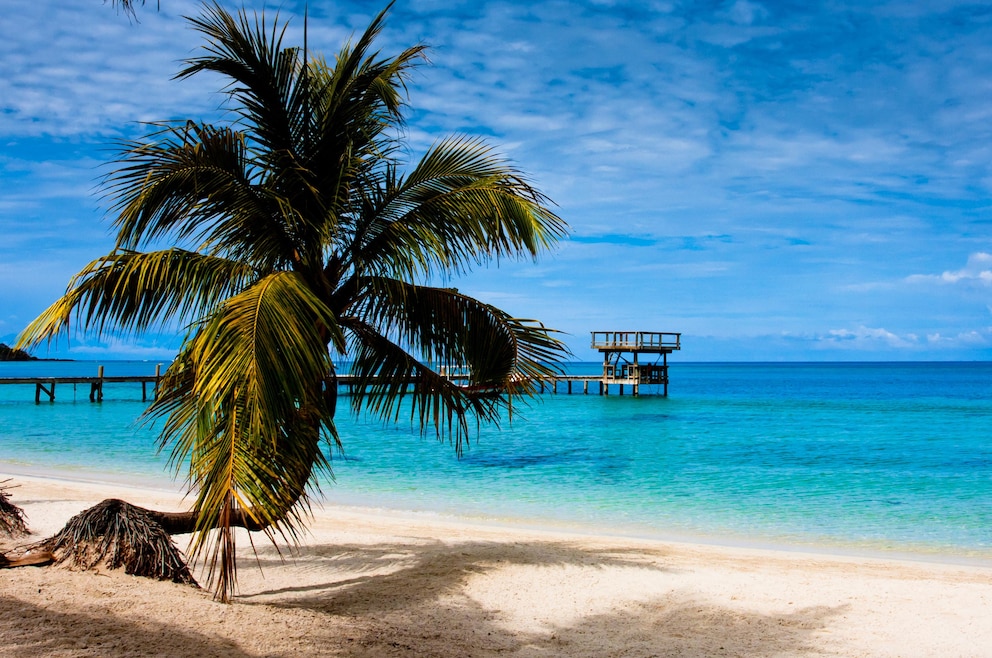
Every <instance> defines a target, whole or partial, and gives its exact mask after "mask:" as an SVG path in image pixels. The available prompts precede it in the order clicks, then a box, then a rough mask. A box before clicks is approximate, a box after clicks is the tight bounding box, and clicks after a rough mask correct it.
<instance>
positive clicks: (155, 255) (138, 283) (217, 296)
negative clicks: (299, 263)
mask: <svg viewBox="0 0 992 658" xmlns="http://www.w3.org/2000/svg"><path fill="white" fill-rule="evenodd" d="M254 276H255V272H254V271H253V270H252V268H251V267H249V266H248V265H245V264H244V263H241V262H238V261H232V260H228V259H225V258H219V257H216V256H204V255H203V254H198V253H196V252H191V251H185V250H182V249H166V250H163V251H155V252H150V253H140V252H131V251H124V252H114V253H111V254H109V255H107V256H104V257H103V258H99V259H97V260H95V261H93V262H91V263H90V264H89V265H87V266H86V268H85V269H83V271H82V272H80V273H79V274H77V275H76V276H75V277H73V279H72V281H71V282H70V283H69V290H68V291H67V292H66V294H65V295H64V296H63V297H61V298H60V299H58V300H57V301H56V302H55V303H53V304H52V305H51V306H49V307H48V308H47V309H46V310H45V311H44V312H43V313H42V314H41V315H39V316H38V317H37V318H36V319H35V320H34V321H33V322H31V324H29V325H28V326H27V327H26V328H25V329H24V331H23V332H22V333H21V335H20V336H19V337H18V341H17V345H18V346H22V347H23V346H31V345H38V344H39V343H42V342H45V341H52V340H55V339H57V338H58V336H59V335H60V334H62V333H63V332H66V331H68V329H69V323H70V320H71V319H72V317H74V316H75V318H76V319H77V321H78V322H79V327H78V329H79V330H80V331H83V330H85V331H94V332H95V333H96V334H97V335H100V334H102V333H103V332H104V331H105V330H106V329H107V328H108V327H114V328H117V329H121V330H123V331H125V332H130V333H139V332H143V331H146V330H148V329H149V328H151V327H153V326H156V325H162V326H165V325H167V324H168V323H169V322H170V321H172V320H175V319H180V320H183V319H188V318H190V317H191V316H197V315H199V314H201V313H204V312H207V311H209V310H210V309H211V308H213V307H214V306H216V305H217V304H218V303H219V302H220V301H221V300H223V299H226V298H227V297H229V296H230V295H231V294H234V293H236V292H237V291H239V290H240V289H241V288H243V287H244V286H245V285H247V283H248V282H249V281H250V280H251V279H252V278H254Z"/></svg>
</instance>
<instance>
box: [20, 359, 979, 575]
mask: <svg viewBox="0 0 992 658" xmlns="http://www.w3.org/2000/svg"><path fill="white" fill-rule="evenodd" d="M598 368H599V366H598V365H596V364H575V365H574V366H572V370H573V371H574V372H577V373H589V374H593V373H595V372H596V371H597V370H598ZM154 369H155V364H154V363H137V362H126V363H125V362H122V363H108V364H107V365H106V373H105V374H106V375H108V376H110V375H118V374H152V373H153V372H154ZM95 372H96V364H95V363H85V362H72V363H28V364H0V377H5V376H7V377H9V376H16V375H26V374H43V373H48V374H56V373H57V374H87V375H91V374H95ZM670 374H671V379H672V384H671V387H670V395H669V397H668V398H663V397H660V396H652V395H642V396H640V397H638V398H634V397H632V396H630V395H629V390H628V391H627V393H628V395H625V396H618V395H616V391H615V390H614V391H613V394H611V395H609V396H599V395H595V394H590V395H581V394H573V395H565V394H564V387H562V388H561V389H560V390H561V391H562V393H560V394H558V395H551V394H546V395H544V396H543V397H541V398H539V400H538V401H536V402H535V403H533V404H531V405H530V406H529V407H526V408H523V409H521V410H520V412H519V414H518V415H516V416H515V417H514V419H513V421H512V423H507V422H504V423H503V425H502V427H501V428H494V427H484V428H482V430H481V431H480V432H479V434H478V435H477V436H475V437H473V440H472V444H471V447H470V448H469V449H468V450H466V452H465V455H464V456H463V457H462V458H461V459H457V458H456V457H455V455H454V451H453V449H452V448H451V447H450V446H447V445H441V444H438V442H437V441H435V440H434V439H433V438H432V437H426V438H425V437H422V436H420V434H419V433H418V432H416V431H415V430H413V429H412V428H411V427H409V426H408V425H406V424H401V425H399V426H395V425H383V424H381V423H379V422H377V421H371V420H368V419H361V418H359V419H355V418H351V417H348V416H345V415H342V416H340V417H339V419H338V424H339V430H340V433H341V437H342V440H343V441H344V444H345V453H344V454H343V455H341V454H335V455H334V456H333V466H334V475H335V481H334V482H333V483H330V482H328V483H325V484H324V485H323V493H324V496H325V497H326V498H327V499H328V500H329V501H331V502H335V503H343V504H352V505H363V506H373V507H380V508H387V509H398V510H415V511H421V512H431V513H439V514H455V515H460V516H468V517H473V518H476V519H480V520H491V521H498V522H504V521H511V522H515V523H528V524H533V525H537V526H542V527H556V528H578V529H585V530H592V531H595V532H608V533H615V534H625V535H635V536H644V537H676V538H692V539H702V540H712V541H727V542H734V543H737V542H754V543H758V544H773V545H779V544H786V545H792V546H817V547H821V548H822V547H828V548H829V547H836V548H838V549H843V550H856V551H870V552H877V551H882V552H885V551H897V552H900V553H913V554H923V555H936V556H940V557H950V558H962V559H978V560H981V561H986V560H992V442H990V441H989V439H988V438H987V437H988V427H989V420H990V419H992V364H989V363H960V364H947V363H913V364H890V363H886V364H679V363H673V364H672V366H671V373H670ZM574 390H576V391H581V385H579V386H577V387H576V388H575V389H574ZM590 390H591V392H593V393H594V392H595V391H596V385H593V386H592V387H591V389H590ZM88 393H89V391H88V389H86V388H84V386H79V387H78V389H77V390H76V391H75V393H74V392H73V390H72V386H63V387H60V388H59V389H58V391H57V400H56V402H55V403H52V404H49V403H47V402H46V403H42V404H41V405H37V406H36V405H35V404H34V390H33V387H31V386H0V470H13V471H18V470H21V471H24V470H31V469H42V470H45V471H50V470H56V471H59V472H62V473H65V474H67V475H69V476H72V475H73V474H75V475H77V476H79V477H92V476H93V472H94V471H95V472H100V473H106V474H111V475H114V476H118V477H121V478H127V479H131V480H134V479H141V480H146V481H149V482H153V481H155V480H156V479H159V478H166V477H168V474H167V473H166V470H165V464H166V459H165V457H164V456H158V455H156V452H155V433H154V431H153V430H152V429H149V428H140V427H136V426H135V424H134V420H135V419H136V418H137V416H138V415H139V414H140V413H141V411H142V409H143V408H144V404H143V403H142V402H141V401H140V398H141V387H140V385H137V384H129V385H118V386H111V385H108V386H107V388H106V390H105V398H104V400H105V401H104V402H103V403H102V404H91V403H90V402H89V401H88Z"/></svg>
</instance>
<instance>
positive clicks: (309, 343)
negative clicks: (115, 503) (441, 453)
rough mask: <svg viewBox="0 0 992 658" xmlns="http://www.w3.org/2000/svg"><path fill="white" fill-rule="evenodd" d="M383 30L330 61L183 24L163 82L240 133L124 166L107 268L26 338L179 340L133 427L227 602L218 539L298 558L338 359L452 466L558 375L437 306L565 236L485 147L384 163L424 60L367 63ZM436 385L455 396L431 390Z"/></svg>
mask: <svg viewBox="0 0 992 658" xmlns="http://www.w3.org/2000/svg"><path fill="white" fill-rule="evenodd" d="M383 21H384V13H383V14H380V15H379V16H377V17H376V18H375V20H373V21H372V23H371V25H370V26H369V28H368V29H367V30H366V31H365V33H364V34H362V35H361V37H360V38H358V39H357V40H356V41H355V42H354V43H353V44H348V45H346V46H345V47H344V48H343V49H342V50H341V51H340V52H339V53H338V54H337V55H336V56H335V58H334V59H333V61H325V60H324V59H322V58H320V57H314V56H312V55H311V54H309V53H306V52H304V51H303V50H301V49H299V48H295V47H285V46H283V43H282V42H283V38H284V35H285V24H281V23H280V22H279V21H278V20H276V21H275V22H273V23H271V24H269V23H267V22H266V20H265V18H264V17H259V16H256V17H249V16H248V14H246V13H244V12H241V13H238V14H236V15H232V14H229V13H228V12H226V11H225V10H223V9H222V8H220V7H219V6H218V5H211V6H208V7H207V8H206V9H205V11H204V14H203V15H202V16H201V17H199V18H195V19H191V23H192V25H193V28H194V29H195V30H197V31H199V32H200V33H202V34H203V36H204V37H205V38H206V42H207V43H206V45H205V46H204V49H203V51H202V53H201V54H200V55H199V56H197V57H194V58H193V59H190V60H189V61H188V63H187V66H186V68H184V69H183V70H182V71H181V72H180V74H179V77H181V78H184V77H189V76H193V75H197V74H199V73H201V72H205V71H209V72H213V73H216V74H220V75H222V76H224V77H225V78H226V80H227V81H228V86H227V91H228V93H229V100H230V108H229V109H230V110H231V111H232V112H233V114H234V115H235V116H236V121H235V122H234V123H233V124H232V125H212V124H208V123H204V122H200V121H186V122H176V123H167V124H160V125H157V126H156V127H155V130H154V131H153V132H152V133H151V134H149V135H148V136H147V137H146V138H144V139H141V140H136V141H133V142H129V143H126V144H124V145H123V148H122V151H121V155H120V157H119V159H118V160H117V162H116V163H115V165H114V169H113V170H112V172H111V173H110V174H109V176H108V177H107V182H106V190H107V194H108V196H109V198H110V200H111V205H112V209H113V212H114V216H115V219H114V226H115V228H116V230H117V244H116V248H115V249H114V251H113V252H112V253H110V254H108V255H106V256H104V257H102V258H100V259H97V260H96V261H94V262H93V263H91V264H90V265H89V266H87V267H86V268H85V269H84V270H83V271H82V272H81V273H80V274H79V275H77V277H76V278H74V279H73V281H72V282H71V283H70V286H69V289H68V291H67V293H66V295H65V296H64V297H63V298H62V299H60V300H58V301H56V302H55V303H54V304H53V305H52V306H51V307H50V308H49V309H48V310H47V311H45V313H43V314H42V315H41V316H40V317H39V318H38V319H37V320H36V321H35V322H34V323H33V324H32V325H31V326H29V327H28V329H27V330H26V331H25V333H24V334H23V335H22V337H21V341H20V343H21V344H23V345H27V344H35V343H38V342H40V341H45V340H51V339H53V338H55V337H57V336H58V335H60V334H62V333H65V332H67V331H68V329H69V325H70V321H74V322H76V323H77V324H78V326H77V327H76V329H77V330H89V331H96V332H102V331H106V330H111V329H113V330H116V331H124V332H129V333H137V332H141V331H145V330H147V329H149V328H151V327H154V326H166V327H168V326H176V325H177V324H180V325H184V326H185V327H186V331H187V334H186V339H185V341H184V343H183V346H182V349H181V350H180V353H179V355H178V357H177V359H176V361H175V362H174V363H173V364H172V366H170V368H169V370H168V371H167V373H166V375H165V377H164V379H163V381H162V384H161V386H160V388H159V394H158V396H157V399H156V400H155V402H154V403H153V404H152V405H151V407H150V409H149V411H148V414H149V415H150V417H152V418H158V419H160V420H161V427H162V432H161V441H162V446H163V447H165V448H167V449H170V450H171V451H172V459H173V464H174V465H175V467H176V468H177V469H179V470H180V471H181V472H184V473H185V476H186V478H187V479H188V484H189V487H190V489H191V491H192V492H193V494H194V499H193V505H192V510H191V515H190V519H191V525H190V527H189V528H188V530H189V531H192V532H194V537H193V540H192V543H191V548H192V553H193V555H194V556H202V557H204V558H205V559H206V560H207V564H208V566H209V580H210V581H211V582H213V583H214V585H215V588H216V592H217V595H218V596H219V597H220V598H222V599H227V598H228V597H229V596H230V595H231V594H232V592H233V590H234V586H235V579H234V576H235V573H236V571H235V569H236V564H235V561H234V555H235V553H234V551H235V541H234V540H235V532H234V528H236V527H244V528H249V529H252V530H263V531H265V532H266V533H268V534H269V535H270V536H274V533H281V534H282V535H283V536H286V537H288V538H290V539H293V538H295V537H296V533H297V532H298V531H299V529H300V528H301V527H302V525H303V523H304V522H305V520H306V515H307V511H308V507H307V505H308V503H307V500H308V494H309V493H310V492H312V490H313V488H314V487H315V486H316V485H315V483H316V481H317V480H316V476H317V474H318V473H319V472H320V471H321V470H322V469H326V468H327V467H328V463H327V453H326V452H325V450H324V448H323V446H324V445H326V444H327V442H328V441H329V442H330V444H331V445H334V444H335V443H336V442H337V440H338V439H337V434H336V431H335V428H334V413H335V409H336V395H337V386H336V384H335V383H334V377H335V366H334V363H333V361H332V358H331V357H332V355H333V356H335V357H338V358H341V357H349V358H351V359H353V361H354V366H353V373H354V374H355V375H356V376H357V377H358V384H357V386H356V394H355V396H354V397H353V398H352V408H353V409H354V410H355V411H361V410H366V411H369V412H371V413H373V414H376V415H379V416H381V417H383V418H386V419H390V420H393V419H397V418H400V417H401V416H402V415H403V414H407V413H408V414H409V417H410V418H412V419H413V422H414V423H415V424H417V425H418V426H420V427H421V428H423V429H427V428H430V427H433V428H435V429H436V431H437V433H438V436H439V437H442V438H448V439H451V441H452V443H453V444H454V445H455V447H456V449H457V450H459V451H460V450H461V449H462V446H463V444H464V441H465V440H466V439H467V438H468V436H469V432H470V429H471V427H472V426H473V424H474V423H478V422H489V421H497V420H498V419H499V418H500V415H501V412H503V411H504V410H508V409H510V407H511V404H512V401H513V399H514V398H519V397H521V396H526V395H529V394H532V393H533V386H532V378H534V377H539V376H542V375H547V374H549V373H550V372H551V369H552V368H554V367H555V366H554V363H555V362H556V361H557V360H558V359H559V358H560V357H561V356H562V354H563V347H562V345H561V343H559V342H558V340H557V339H556V338H555V337H554V334H553V332H550V331H549V330H547V329H545V328H544V327H543V325H541V324H540V323H537V322H531V321H524V320H518V319H515V318H513V317H512V316H510V315H509V314H507V313H505V312H503V311H501V310H500V309H498V308H495V307H493V306H491V305H489V304H486V303H484V302H482V301H479V300H476V299H473V298H471V297H469V296H466V295H464V294H461V293H459V292H458V291H456V290H451V289H446V288H439V287H436V286H432V285H430V282H431V279H432V277H436V276H444V277H447V276H450V275H451V274H457V273H459V272H463V271H466V270H468V269H470V268H471V267H473V266H475V265H479V264H483V263H487V262H490V261H494V260H499V259H503V258H517V257H528V256H530V257H532V256H536V255H537V254H538V253H540V252H541V251H543V250H544V249H546V248H548V247H550V246H551V245H553V244H554V243H555V242H556V241H557V240H558V239H559V238H561V237H562V236H563V235H564V233H565V230H566V227H565V225H564V223H563V222H562V221H561V220H560V219H559V218H558V217H557V216H555V214H554V213H552V212H551V211H550V210H548V208H547V200H546V199H545V198H544V197H543V196H542V195H541V194H540V192H538V191H537V190H535V189H534V188H533V187H531V186H530V184H529V183H527V182H526V180H525V178H524V177H523V175H522V174H521V173H520V172H518V171H517V170H516V169H514V168H513V167H512V166H510V165H509V164H508V163H507V162H506V161H505V160H503V159H502V158H500V157H499V156H498V155H496V154H495V153H494V152H493V150H492V149H491V148H490V147H489V146H487V145H486V144H484V143H483V142H481V141H479V140H476V139H472V138H464V137H453V138H447V139H441V140H439V141H438V142H437V143H436V144H434V146H433V147H431V148H430V149H429V150H428V152H427V153H426V154H425V155H424V156H423V157H422V158H421V159H420V160H419V161H418V162H415V163H412V164H409V163H406V162H404V161H402V160H400V159H399V157H398V154H399V153H401V152H402V149H401V147H402V146H403V145H402V143H401V142H399V141H397V140H398V136H399V135H401V134H402V133H401V131H399V130H398V128H399V126H400V125H401V124H402V121H403V114H402V111H403V108H404V96H405V81H406V78H407V76H408V75H409V73H410V71H411V69H412V67H413V66H415V65H416V64H417V63H418V62H419V61H420V60H421V56H422V53H423V48H422V47H420V46H416V47H413V48H409V49H407V50H404V51H403V52H402V53H400V54H399V55H397V56H395V57H383V56H381V55H380V54H379V53H377V52H375V51H374V50H373V46H374V41H375V38H376V36H377V35H378V34H379V33H380V32H381V30H382V27H383ZM162 244H173V245H175V246H174V247H173V248H169V249H165V250H161V249H160V245H162ZM449 367H456V368H460V369H463V370H464V371H465V372H466V373H467V379H466V380H465V381H458V382H455V381H452V380H450V379H449V378H446V377H444V376H442V372H443V371H444V369H447V368H449ZM170 523H172V524H174V525H173V526H172V527H173V528H174V529H176V528H183V526H182V524H181V523H180V522H179V521H177V520H175V519H173V520H172V521H170Z"/></svg>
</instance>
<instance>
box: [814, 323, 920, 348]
mask: <svg viewBox="0 0 992 658" xmlns="http://www.w3.org/2000/svg"><path fill="white" fill-rule="evenodd" d="M819 342H820V343H822V344H826V345H829V346H831V347H840V348H849V349H862V350H871V349H878V347H879V346H882V347H887V348H893V347H896V348H908V347H916V346H918V345H919V343H920V340H919V337H918V336H916V335H915V334H911V333H910V334H904V335H901V336H900V335H898V334H895V333H893V332H891V331H888V330H887V329H882V328H873V327H865V326H859V327H857V328H855V329H831V330H830V331H828V332H827V334H826V335H825V336H822V337H820V338H819Z"/></svg>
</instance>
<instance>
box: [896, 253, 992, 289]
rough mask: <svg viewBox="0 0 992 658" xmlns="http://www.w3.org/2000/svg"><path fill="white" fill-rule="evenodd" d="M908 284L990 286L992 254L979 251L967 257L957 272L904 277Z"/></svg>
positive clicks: (991, 280)
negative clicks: (972, 284)
mask: <svg viewBox="0 0 992 658" xmlns="http://www.w3.org/2000/svg"><path fill="white" fill-rule="evenodd" d="M906 281H907V282H909V283H939V284H959V283H964V284H968V283H976V284H980V285H983V286H989V285H992V254H989V253H986V252H984V251H980V252H977V253H973V254H971V255H970V256H969V257H968V262H967V263H966V264H965V266H964V267H962V268H961V269H959V270H953V271H952V270H945V271H944V272H943V273H941V274H913V275H910V276H908V277H906Z"/></svg>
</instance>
